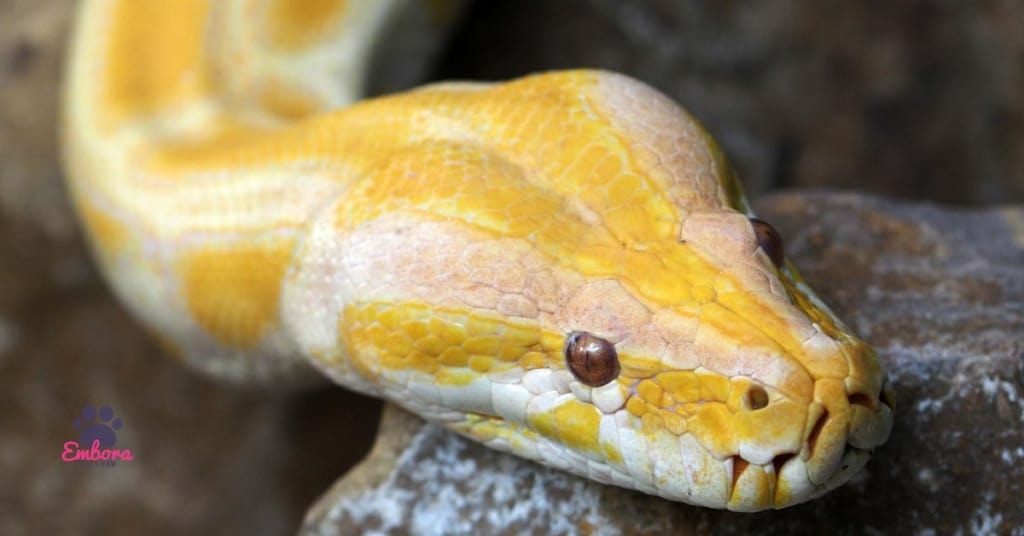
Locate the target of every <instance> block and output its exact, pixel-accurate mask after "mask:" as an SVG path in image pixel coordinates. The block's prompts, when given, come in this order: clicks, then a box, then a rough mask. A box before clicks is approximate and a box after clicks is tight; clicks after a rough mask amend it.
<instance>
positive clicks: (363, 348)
mask: <svg viewBox="0 0 1024 536" xmlns="http://www.w3.org/2000/svg"><path fill="white" fill-rule="evenodd" d="M442 4H443V3H441V2H433V3H432V4H429V5H428V6H426V7H425V8H424V7H422V6H420V5H419V4H415V3H412V2H409V1H400V0H396V1H391V0H389V1H363V2H358V1H355V0H349V1H343V0H316V1H312V0H233V1H226V0H222V1H213V0H207V1H203V0H175V1H171V0H94V1H93V0H90V1H86V2H85V3H84V5H83V7H82V8H81V11H80V14H79V18H78V22H77V26H76V29H75V34H74V38H73V43H72V48H71V53H70V54H71V60H70V69H69V73H68V79H67V86H66V92H65V101H64V104H65V105H64V114H63V116H64V125H63V143H64V149H65V161H66V167H67V171H68V177H69V183H70V190H71V193H72V196H73V199H74V204H75V206H76V208H77V210H78V213H79V215H80V218H81V221H82V223H83V225H84V228H85V230H86V232H87V235H88V237H89V239H90V242H91V245H92V248H93V250H94V252H95V256H96V258H97V259H98V262H99V264H100V266H101V267H102V270H103V272H104V273H105V275H106V277H107V278H108V279H109V281H110V284H111V285H112V286H113V288H114V290H115V292H116V293H117V295H118V296H119V297H120V298H121V300H123V301H124V303H125V304H126V305H127V307H128V308H129V309H130V310H131V311H132V312H133V313H134V315H135V316H136V317H137V318H138V319H139V320H140V321H141V322H142V323H143V324H144V325H145V326H147V328H148V329H149V330H150V331H152V332H153V333H154V334H155V336H156V337H157V338H158V339H159V340H160V341H161V342H162V343H163V344H164V345H165V346H166V347H167V348H168V349H169V352H170V353H172V354H174V355H176V356H179V357H180V358H181V359H182V360H184V361H185V362H187V363H188V364H189V365H191V366H193V367H196V368H198V369H201V370H203V371H205V372H207V373H210V374H213V375H216V376H220V377H226V378H229V379H232V380H237V381H255V382H261V383H265V384H274V385H285V384H289V383H295V382H300V383H301V382H302V381H305V380H308V379H309V378H310V377H312V376H313V375H314V374H313V373H314V372H315V371H319V372H320V373H322V374H325V375H327V376H328V377H330V379H332V380H334V381H335V382H337V383H339V384H341V385H343V386H345V387H348V388H350V389H354V390H357V391H361V392H363V393H368V394H371V395H373V396H378V397H382V398H385V399H387V400H390V401H392V402H394V403H396V404H399V405H401V406H402V407H405V408H407V409H409V410H411V411H413V412H415V413H417V414H418V415H421V416H422V417H424V418H426V419H429V420H431V421H433V422H437V423H440V424H442V425H444V426H445V427H447V428H449V429H451V430H454V431H455V432H458V433H459V434H462V435H464V436H467V437H469V438H472V439H474V440H476V441H479V442H482V443H484V444H485V445H487V446H489V447H493V448H496V449H500V450H503V451H507V452H510V453H514V454H516V455H518V456H522V457H524V458H528V459H530V460H535V461H537V462H540V463H542V464H545V465H548V466H551V467H555V468H558V469H562V470H565V471H569V472H572V473H575V474H577V475H582V476H583V477H586V478H590V479H593V480H596V481H599V482H604V483H609V484H614V485H617V486H622V487H626V488H633V489H637V490H641V491H643V492H646V493H649V494H654V495H660V496H662V497H666V498H668V499H672V500H677V501H683V502H687V503H690V504H696V505H703V506H708V507H713V508H728V509H731V510H739V511H756V510H762V509H768V508H782V507H786V506H789V505H793V504H796V503H800V502H802V501H806V500H808V499H811V498H814V497H817V496H819V495H821V494H823V493H825V492H826V491H828V490H830V489H832V488H834V487H836V486H838V485H840V484H842V483H843V482H845V481H847V480H848V479H849V478H850V477H851V476H852V475H853V474H855V473H856V472H857V471H859V470H860V469H861V467H862V466H863V465H864V464H865V462H866V461H867V459H868V457H869V455H870V452H871V450H872V449H873V448H875V447H877V446H878V445H880V444H882V443H883V442H885V440H886V439H887V437H888V435H889V432H890V429H891V427H892V408H893V402H892V394H891V392H890V389H889V386H888V383H887V382H886V380H885V375H884V372H883V371H882V370H881V367H880V365H879V362H878V359H877V357H876V354H875V352H874V351H873V350H872V348H871V347H870V346H868V345H866V344H865V343H864V342H862V341H861V340H860V339H858V338H857V337H856V336H855V335H853V334H852V333H851V332H850V330H849V329H848V328H847V327H846V326H845V325H844V324H843V323H842V322H841V321H840V320H838V319H837V318H836V317H835V316H834V315H833V313H832V312H831V311H830V310H829V309H828V308H827V307H826V306H825V305H824V304H822V303H821V302H820V301H819V300H818V299H817V298H816V297H815V296H814V294H813V293H812V291H811V290H810V289H809V288H808V287H807V286H806V285H805V284H804V283H803V282H802V280H801V279H800V277H799V276H798V275H797V272H796V270H795V269H794V268H793V266H792V265H791V264H790V263H789V262H787V261H786V260H785V259H784V257H783V255H782V244H781V241H780V239H779V237H778V235H777V234H776V233H775V231H774V230H773V229H772V228H771V226H770V225H768V224H766V223H764V222H761V221H759V220H756V219H752V216H751V211H750V209H749V207H748V206H747V203H746V201H745V200H744V198H743V195H742V193H741V190H740V187H739V186H738V184H737V182H736V179H735V178H734V176H733V173H732V172H731V171H730V169H729V167H728V165H727V163H726V160H725V158H724V157H723V156H722V154H721V152H720V151H719V149H718V148H717V147H716V145H715V143H714V142H713V141H712V140H711V138H710V137H709V135H708V134H707V133H706V132H705V131H704V130H702V128H701V127H700V126H699V125H698V124H697V123H696V122H695V121H694V119H693V118H691V117H690V116H689V115H687V114H686V112H684V111H683V110H681V109H680V108H679V107H678V106H677V105H676V104H674V103H673V102H671V101H670V100H669V99H668V98H666V97H665V96H664V95H662V94H660V93H658V92H657V91H655V90H653V89H652V88H650V87H648V86H646V85H644V84H642V83H640V82H637V81H635V80H632V79H630V78H627V77H625V76H622V75H618V74H612V73H608V72H601V71H586V70H580V71H568V72H551V73H545V74H539V75H534V76H529V77H526V78H522V79H519V80H514V81H511V82H507V83H501V84H478V83H442V84H433V85H428V86H426V87H422V88H419V89H415V90H412V91H408V92H405V93H401V94H397V95H392V96H386V97H381V98H375V99H370V100H364V101H361V102H356V103H354V104H353V101H355V100H357V98H358V96H359V93H360V91H361V90H362V86H363V83H364V80H363V79H364V78H365V73H366V72H367V70H368V68H369V67H368V66H369V62H370V61H371V59H370V58H372V56H373V54H374V49H375V47H377V46H378V45H377V44H376V43H377V42H378V41H380V42H381V43H385V42H387V40H388V39H387V36H386V35H384V36H383V37H381V36H382V35H383V34H386V32H387V29H388V28H389V27H390V26H389V25H390V24H391V21H392V20H394V17H395V16H396V14H397V13H399V12H402V11H406V10H410V9H428V10H429V9H434V10H437V9H443V8H444V6H443V5H442ZM431 16H434V15H432V14H431V12H429V11H428V12H426V17H425V18H426V19H427V20H429V18H430V17H431Z"/></svg>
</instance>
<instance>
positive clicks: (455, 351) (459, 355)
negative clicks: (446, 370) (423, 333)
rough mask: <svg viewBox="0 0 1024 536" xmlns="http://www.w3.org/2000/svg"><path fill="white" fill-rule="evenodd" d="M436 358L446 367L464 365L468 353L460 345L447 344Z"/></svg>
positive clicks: (466, 362)
mask: <svg viewBox="0 0 1024 536" xmlns="http://www.w3.org/2000/svg"><path fill="white" fill-rule="evenodd" d="M437 360H438V361H439V362H440V363H441V364H442V365H444V366H446V367H464V366H466V365H467V364H468V363H469V354H467V353H466V351H465V350H463V349H462V347H460V346H449V347H448V348H445V349H444V351H443V352H441V355H440V356H438V358H437Z"/></svg>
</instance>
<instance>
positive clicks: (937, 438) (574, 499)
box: [303, 193, 1024, 535]
mask: <svg viewBox="0 0 1024 536" xmlns="http://www.w3.org/2000/svg"><path fill="white" fill-rule="evenodd" d="M757 206H758V208H759V209H760V211H759V212H760V214H761V215H762V217H764V218H766V219H768V220H769V221H771V222H773V223H774V224H775V225H776V226H777V227H778V228H779V230H780V232H781V233H782V234H783V236H784V237H788V244H787V247H788V249H789V254H790V256H791V258H792V259H793V260H794V262H796V264H797V265H798V266H799V267H801V268H802V269H803V273H804V275H805V277H806V278H807V279H808V281H809V282H810V284H811V285H812V287H814V288H815V289H818V291H819V293H820V294H821V295H822V297H823V299H825V301H826V302H827V303H829V304H831V305H832V306H833V308H834V309H835V310H836V312H837V313H839V315H840V316H841V317H842V318H844V319H846V320H848V322H849V323H850V324H851V326H852V327H853V328H854V329H855V331H857V332H858V333H860V334H862V335H864V336H865V337H866V338H867V339H868V340H870V341H871V342H872V343H874V344H875V345H876V346H877V348H878V350H879V352H880V355H881V358H882V360H883V362H884V363H885V366H886V368H887V369H888V371H889V373H890V377H891V378H892V380H893V383H894V388H895V390H896V396H897V411H896V425H895V429H894V431H893V434H892V438H891V439H890V441H889V443H888V444H887V445H885V446H883V447H882V448H881V449H879V450H878V451H876V453H875V457H874V458H873V459H872V460H871V462H869V464H868V466H867V468H866V470H865V471H863V472H862V473H861V474H860V475H858V476H857V477H855V478H854V480H853V481H852V482H850V483H848V484H847V485H846V486H844V487H842V488H840V489H838V490H836V491H834V492H832V493H831V494H829V495H827V496H825V497H824V498H822V499H819V500H817V501H813V502H811V503H808V504H804V505H799V506H796V507H792V508H789V509H786V510H781V511H774V512H764V513H759V514H754V515H749V514H736V513H731V512H721V511H713V510H706V509H701V508H694V507H690V506H686V505H682V504H676V503H672V502H668V501H665V500H662V499H658V498H654V497H649V496H646V495H643V494H640V493H637V492H632V491H626V490H622V489H618V488H613V487H609V486H602V485H599V484H593V483H590V482H587V481H585V480H582V479H579V478H576V477H573V476H569V475H567V474H563V473H561V472H558V471H553V470H550V469H547V468H545V467H541V466H539V465H535V464H533V463H530V462H526V461H521V460H519V459H517V458H514V457H512V456H508V455H504V454H500V453H497V452H494V451H491V450H488V449H486V448H484V447H482V446H480V445H477V444H474V443H471V442H468V441H466V440H463V439H461V438H459V437H458V436H456V435H454V434H451V433H448V432H446V431H444V430H443V429H441V428H439V427H437V426H434V425H431V424H427V423H424V422H423V421H421V420H419V419H418V418H416V417H413V416H411V415H410V414H407V413H404V412H403V411H402V410H400V409H397V408H395V407H392V406H389V407H388V408H387V409H386V410H385V414H384V418H383V420H382V422H381V434H380V436H379V437H378V439H377V445H376V446H375V448H374V450H373V451H372V453H371V454H370V456H369V457H368V458H367V459H366V460H364V461H363V462H362V463H361V464H360V465H358V466H357V467H356V468H355V469H353V470H352V471H351V472H350V473H349V474H348V475H346V476H345V477H344V478H342V479H341V480H340V481H338V482H337V483H336V484H335V485H334V487H333V488H332V489H331V490H330V491H329V492H328V493H327V494H326V495H324V496H323V497H322V498H321V499H320V501H319V502H318V503H317V504H316V505H315V506H314V507H313V508H312V509H311V510H310V511H309V512H308V513H307V515H306V520H305V525H304V527H303V533H305V534H317V535H330V534H353V533H356V532H362V531H369V532H376V533H389V534H390V533H397V534H402V533H415V534H434V533H436V534H441V533H443V534H457V533H463V534H501V533H505V534H519V533H530V532H532V533H543V534H572V533H595V534H634V533H651V534H679V533H709V532H714V533H716V534H745V533H748V532H752V531H756V532H757V533H758V534H804V533H807V534H810V533H826V532H831V533H850V534H860V533H866V534H888V533H892V534H910V533H918V534H953V533H966V534H1024V508H1021V503H1020V498H1021V496H1022V494H1024V381H1022V376H1024V208H1021V207H1015V208H1002V209H992V210H981V211H963V210H953V209H946V208H940V207H937V206H932V205H926V204H904V203H896V202H892V201H884V200H880V199H876V198H871V197H865V196H860V195H851V194H835V193H817V194H795V193H794V194H784V195H776V196H772V197H770V198H768V199H764V200H762V201H761V202H760V203H758V205H757Z"/></svg>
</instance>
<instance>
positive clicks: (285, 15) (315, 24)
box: [266, 0, 348, 51]
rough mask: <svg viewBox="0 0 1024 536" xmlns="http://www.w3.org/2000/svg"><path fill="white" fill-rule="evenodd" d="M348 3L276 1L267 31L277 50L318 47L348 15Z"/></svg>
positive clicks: (304, 0) (332, 0)
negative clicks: (318, 42)
mask: <svg viewBox="0 0 1024 536" xmlns="http://www.w3.org/2000/svg"><path fill="white" fill-rule="evenodd" d="M347 7H348V2H347V1H346V0H273V2H272V3H271V4H270V8H269V9H268V10H267V19H266V21H267V22H266V24H267V30H268V34H269V35H268V37H269V38H270V44H271V45H272V46H274V47H277V48H280V49H283V50H289V51H296V50H300V49H303V48H306V47H308V46H310V45H313V44H315V43H316V42H317V41H319V40H321V39H323V38H324V37H325V35H326V34H327V33H329V32H330V31H331V30H332V29H333V28H334V27H335V26H337V24H338V21H339V20H341V17H342V16H343V15H344V14H345V9H346V8H347Z"/></svg>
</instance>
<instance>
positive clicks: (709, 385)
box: [697, 369, 729, 402]
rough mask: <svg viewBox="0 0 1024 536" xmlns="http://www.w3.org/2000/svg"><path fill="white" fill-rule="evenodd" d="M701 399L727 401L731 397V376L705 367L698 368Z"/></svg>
mask: <svg viewBox="0 0 1024 536" xmlns="http://www.w3.org/2000/svg"><path fill="white" fill-rule="evenodd" d="M697 380H698V381H699V382H700V399H701V400H714V401H716V402H725V401H726V400H728V399H729V378H727V377H725V376H723V375H721V374H716V373H714V372H710V371H707V370H704V369H697Z"/></svg>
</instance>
